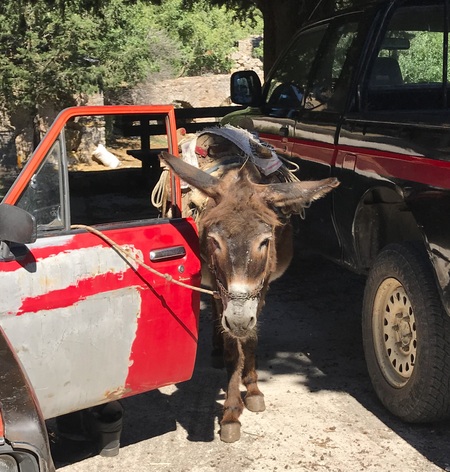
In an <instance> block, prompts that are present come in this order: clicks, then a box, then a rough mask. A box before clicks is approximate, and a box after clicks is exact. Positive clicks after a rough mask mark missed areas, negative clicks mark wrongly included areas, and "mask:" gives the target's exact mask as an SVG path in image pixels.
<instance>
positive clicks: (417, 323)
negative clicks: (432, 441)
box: [362, 243, 450, 423]
mask: <svg viewBox="0 0 450 472" xmlns="http://www.w3.org/2000/svg"><path fill="white" fill-rule="evenodd" d="M362 334H363V344H364V353H365V357H366V363H367V368H368V372H369V375H370V378H371V381H372V384H373V387H374V389H375V392H376V394H377V395H378V397H379V399H380V400H381V402H382V403H383V404H384V406H385V407H386V408H387V409H388V410H389V411H390V412H391V413H393V414H394V415H396V416H398V417H399V418H401V419H402V420H404V421H407V422H412V423H424V422H431V421H437V420H442V419H445V418H447V417H449V416H450V318H449V317H448V315H447V314H446V313H445V311H444V309H443V306H442V303H441V300H440V298H439V294H438V292H437V288H436V281H435V278H434V275H433V273H432V269H431V265H430V262H429V259H428V256H427V254H426V252H425V250H424V248H422V247H420V245H416V244H414V243H404V244H391V245H389V246H387V247H386V248H385V249H383V250H382V251H381V252H380V254H379V256H378V257H377V259H376V261H375V263H374V265H373V267H372V269H371V271H370V273H369V276H368V279H367V284H366V288H365V292H364V301H363V313H362Z"/></svg>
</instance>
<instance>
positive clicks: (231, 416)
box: [160, 152, 339, 442]
mask: <svg viewBox="0 0 450 472" xmlns="http://www.w3.org/2000/svg"><path fill="white" fill-rule="evenodd" d="M160 159H161V160H162V161H163V163H165V164H167V165H168V166H169V167H170V168H171V169H172V171H173V172H175V174H177V175H178V176H179V177H180V178H181V179H182V180H183V181H184V182H186V183H188V184H189V185H190V186H191V187H194V188H196V189H198V190H200V191H201V192H202V193H203V194H204V195H206V197H207V199H206V203H205V205H204V206H203V208H202V209H201V212H200V215H199V219H198V227H199V236H200V251H201V257H202V282H203V283H204V284H205V285H207V286H209V287H211V288H212V289H213V290H214V291H215V292H216V293H217V294H218V296H217V297H215V298H214V302H213V311H215V317H216V321H217V323H216V324H217V326H216V327H215V328H216V329H217V331H216V334H215V347H216V349H217V347H218V344H219V342H218V341H220V342H221V347H222V348H223V360H224V362H225V366H226V369H227V373H228V386H227V391H226V400H225V403H224V409H223V417H222V420H221V422H220V439H221V440H222V441H225V442H234V441H237V440H238V439H239V438H240V426H241V424H240V422H239V416H240V415H241V413H242V411H243V407H244V404H245V406H246V407H247V409H249V410H250V411H254V412H259V411H264V410H265V404H264V395H263V394H262V393H261V391H260V390H259V388H258V384H257V373H256V366H255V351H256V346H257V318H258V315H259V314H260V312H261V309H262V307H263V305H264V299H265V296H266V292H267V290H268V287H269V283H270V282H271V281H272V280H275V279H276V278H278V277H280V276H281V275H282V274H283V272H284V271H285V270H286V268H287V267H288V265H289V263H290V261H291V259H292V255H293V244H292V227H291V225H290V223H289V218H286V216H285V214H284V213H285V211H289V209H290V208H291V207H292V205H295V206H296V208H299V209H302V208H305V207H308V206H309V205H310V203H312V202H313V201H314V200H317V199H319V198H321V197H323V196H324V195H325V194H327V193H328V192H330V191H331V190H332V189H333V188H335V187H337V186H338V185H339V182H338V181H337V179H335V178H328V179H324V180H320V181H315V182H312V181H311V182H308V181H305V182H300V181H296V182H288V183H287V182H286V183H269V184H262V183H261V182H263V180H262V177H261V174H260V172H259V170H258V168H257V167H256V166H255V165H254V164H252V163H251V162H250V161H247V162H245V163H244V164H242V163H240V164H239V165H238V166H237V167H236V166H232V167H230V168H229V169H226V170H225V171H224V172H223V173H222V175H221V177H220V179H219V178H217V177H215V176H213V175H211V174H209V173H207V172H205V171H203V170H200V169H199V168H196V167H194V166H192V165H190V164H188V163H186V162H183V161H182V160H181V159H179V158H177V157H175V156H172V155H170V154H169V153H167V152H162V153H161V154H160ZM241 382H242V383H243V384H244V386H245V387H246V389H247V393H246V395H245V398H244V401H243V400H242V398H241V393H240V384H241Z"/></svg>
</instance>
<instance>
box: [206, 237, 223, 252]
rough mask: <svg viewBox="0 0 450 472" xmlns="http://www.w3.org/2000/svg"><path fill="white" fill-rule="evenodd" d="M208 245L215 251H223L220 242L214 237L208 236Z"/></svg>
mask: <svg viewBox="0 0 450 472" xmlns="http://www.w3.org/2000/svg"><path fill="white" fill-rule="evenodd" d="M208 243H209V244H210V245H211V248H212V249H213V250H214V251H220V250H221V249H222V247H221V246H220V243H219V241H218V240H217V239H216V238H215V237H213V236H208Z"/></svg>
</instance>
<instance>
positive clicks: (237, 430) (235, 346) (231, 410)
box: [220, 335, 244, 443]
mask: <svg viewBox="0 0 450 472" xmlns="http://www.w3.org/2000/svg"><path fill="white" fill-rule="evenodd" d="M224 360H225V365H226V367H227V373H228V386H227V397H226V400H225V403H224V405H223V418H222V421H221V422H220V439H221V440H222V441H224V442H229V443H230V442H235V441H237V440H238V439H239V438H240V437H241V423H240V422H239V416H240V415H241V413H242V410H243V409H244V402H243V401H242V398H241V392H240V389H239V387H240V384H241V378H242V370H243V367H244V354H243V351H242V346H241V341H239V340H238V339H235V338H231V337H230V336H227V335H224Z"/></svg>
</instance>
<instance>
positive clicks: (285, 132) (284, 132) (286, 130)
mask: <svg viewBox="0 0 450 472" xmlns="http://www.w3.org/2000/svg"><path fill="white" fill-rule="evenodd" d="M280 135H281V136H284V137H285V138H287V137H288V136H289V128H288V127H287V126H282V127H281V128H280Z"/></svg>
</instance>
